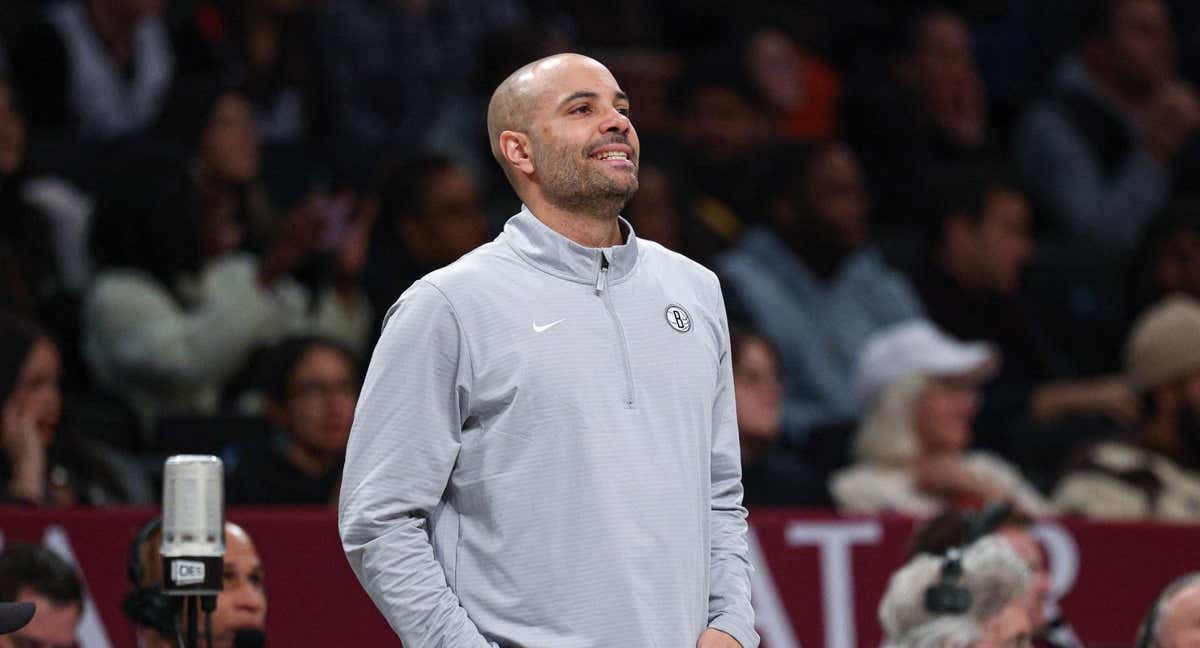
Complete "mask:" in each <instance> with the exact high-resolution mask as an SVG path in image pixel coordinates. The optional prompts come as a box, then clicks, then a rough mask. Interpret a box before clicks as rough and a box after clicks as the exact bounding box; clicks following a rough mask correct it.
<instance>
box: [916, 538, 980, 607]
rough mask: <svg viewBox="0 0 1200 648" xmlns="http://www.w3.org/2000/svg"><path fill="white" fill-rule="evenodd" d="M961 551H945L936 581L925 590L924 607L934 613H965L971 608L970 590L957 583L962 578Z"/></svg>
mask: <svg viewBox="0 0 1200 648" xmlns="http://www.w3.org/2000/svg"><path fill="white" fill-rule="evenodd" d="M962 573H963V566H962V552H961V551H959V550H958V549H957V548H955V549H951V550H949V551H947V552H946V555H945V557H944V560H943V562H942V570H941V573H940V574H939V575H938V582H937V583H935V584H934V585H930V586H929V589H927V590H925V609H926V610H929V611H930V612H932V613H934V614H956V615H957V614H965V613H966V612H967V610H969V609H971V592H970V591H968V590H967V588H965V587H963V586H962V585H959V583H958V581H959V580H960V579H961V578H962Z"/></svg>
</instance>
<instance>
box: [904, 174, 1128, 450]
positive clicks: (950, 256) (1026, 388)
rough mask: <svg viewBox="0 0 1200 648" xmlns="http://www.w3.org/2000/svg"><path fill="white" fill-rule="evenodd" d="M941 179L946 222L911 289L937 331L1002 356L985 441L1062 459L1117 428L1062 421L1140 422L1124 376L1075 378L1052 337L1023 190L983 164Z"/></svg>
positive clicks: (987, 409) (990, 393)
mask: <svg viewBox="0 0 1200 648" xmlns="http://www.w3.org/2000/svg"><path fill="white" fill-rule="evenodd" d="M943 184H944V185H945V188H944V190H943V191H942V193H943V199H942V201H941V202H942V207H941V212H942V215H941V225H940V227H939V229H938V233H937V235H936V236H935V238H934V243H933V245H932V246H931V248H930V250H929V253H928V255H927V258H926V261H925V262H924V264H923V265H922V267H921V269H920V270H919V271H918V272H917V276H916V278H915V281H914V285H915V286H916V288H917V292H918V293H919V294H920V295H921V299H922V301H923V302H924V305H925V309H926V312H927V313H928V314H929V318H930V319H931V320H932V321H933V322H934V323H935V324H937V325H938V327H940V328H941V329H942V330H944V331H946V332H947V333H949V334H950V335H952V336H954V337H956V338H958V339H960V340H983V341H986V342H988V343H990V344H992V345H994V346H995V347H996V349H997V350H998V351H999V352H1000V354H1001V355H1002V356H1003V358H1004V363H1003V366H1002V368H1001V370H1000V373H999V375H998V376H997V377H996V379H995V380H993V381H990V382H989V383H988V384H987V386H986V389H985V391H984V399H983V406H982V410H981V413H980V416H979V418H978V420H977V423H976V429H977V431H978V432H979V438H980V440H981V442H982V443H983V444H984V445H986V446H987V447H989V448H992V449H995V450H996V451H998V452H1000V453H1003V454H1005V455H1007V456H1011V457H1016V456H1022V458H1026V457H1027V456H1028V455H1030V454H1032V451H1033V449H1034V448H1033V447H1034V446H1036V447H1037V448H1038V449H1039V450H1040V451H1041V453H1042V454H1047V453H1048V454H1050V455H1052V456H1053V458H1054V459H1053V460H1054V461H1055V462H1057V461H1058V460H1059V458H1060V457H1061V456H1062V453H1064V452H1066V451H1068V450H1069V448H1070V444H1072V443H1074V442H1077V441H1078V440H1079V439H1080V437H1081V436H1084V435H1086V434H1092V435H1095V434H1096V433H1097V429H1098V430H1099V431H1108V430H1110V429H1111V427H1112V425H1104V424H1097V423H1095V422H1092V421H1079V423H1078V424H1077V425H1076V426H1075V427H1073V428H1069V429H1070V430H1071V432H1070V433H1068V432H1067V429H1065V426H1063V425H1062V423H1063V420H1064V419H1066V418H1070V417H1074V418H1075V419H1079V418H1080V417H1088V416H1102V417H1106V418H1107V419H1109V420H1110V421H1112V422H1113V423H1115V424H1122V425H1124V424H1130V423H1134V422H1136V421H1137V419H1138V416H1139V410H1140V403H1139V402H1138V399H1137V397H1136V395H1135V394H1134V393H1133V390H1131V389H1130V388H1129V387H1128V385H1127V384H1126V382H1125V381H1124V379H1122V378H1121V377H1119V376H1101V377H1098V378H1090V379H1081V378H1079V377H1078V372H1077V370H1076V369H1075V367H1074V364H1073V362H1072V361H1071V359H1070V356H1069V354H1068V353H1066V352H1065V351H1064V349H1063V348H1062V347H1061V346H1060V345H1058V344H1056V342H1055V341H1054V340H1055V336H1054V331H1055V330H1057V327H1056V326H1054V325H1052V324H1048V323H1047V322H1046V320H1047V319H1049V318H1048V317H1047V312H1048V311H1049V309H1048V308H1045V307H1039V306H1037V305H1036V304H1035V303H1034V301H1035V300H1034V298H1033V297H1032V296H1031V295H1030V294H1029V291H1028V290H1027V289H1026V288H1025V287H1024V283H1023V281H1022V278H1023V276H1024V274H1025V270H1026V268H1027V266H1028V265H1029V262H1030V260H1031V259H1032V255H1033V252H1034V242H1033V238H1032V236H1031V235H1030V224H1029V205H1028V202H1027V201H1026V199H1025V195H1024V193H1022V192H1021V190H1020V189H1018V188H1017V186H1016V185H1015V184H1014V183H1013V182H1010V181H1009V180H1008V179H1007V178H1006V177H1005V176H1004V175H1003V173H1002V172H1000V171H998V170H995V169H989V168H986V167H979V168H974V169H970V170H968V171H962V172H959V173H956V174H952V175H949V176H947V178H946V179H945V180H944V182H943ZM1085 426H1086V427H1085ZM1076 429H1078V430H1079V431H1075V430H1076ZM1035 439H1040V440H1038V441H1036V443H1035V442H1034V440H1035ZM1045 448H1049V449H1048V450H1047V449H1045ZM1054 470H1057V465H1055V467H1054Z"/></svg>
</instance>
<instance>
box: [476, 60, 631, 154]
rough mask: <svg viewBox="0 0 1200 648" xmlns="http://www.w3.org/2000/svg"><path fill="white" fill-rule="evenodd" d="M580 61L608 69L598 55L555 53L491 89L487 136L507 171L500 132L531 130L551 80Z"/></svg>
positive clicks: (525, 131) (521, 69) (511, 75)
mask: <svg viewBox="0 0 1200 648" xmlns="http://www.w3.org/2000/svg"><path fill="white" fill-rule="evenodd" d="M579 65H585V66H589V65H594V66H597V67H600V68H603V69H604V70H606V71H607V69H608V68H605V67H604V64H602V63H600V62H599V61H597V60H596V59H593V58H590V57H587V56H583V55H582V54H571V53H567V54H555V55H554V56H547V57H546V58H542V59H538V60H536V61H534V62H532V63H528V64H526V65H523V66H521V67H520V68H519V69H518V70H517V71H516V72H513V73H512V74H510V75H508V78H506V79H505V80H504V81H502V82H501V83H500V85H499V87H497V88H496V91H495V92H493V93H492V100H491V101H490V102H488V112H487V125H488V140H489V143H490V144H491V149H492V156H493V157H495V158H496V161H497V162H499V163H500V165H501V166H502V167H505V173H508V168H507V166H506V165H505V164H504V157H503V156H502V155H501V153H500V134H501V133H503V132H504V131H517V132H521V133H527V132H529V130H530V127H531V125H532V123H533V117H534V115H535V114H536V113H537V109H538V99H539V98H541V97H542V96H543V95H544V94H545V93H546V91H547V89H548V88H549V86H550V81H551V80H553V79H555V78H557V77H558V76H559V75H560V74H562V73H563V72H564V71H566V70H568V69H569V68H571V67H574V66H579Z"/></svg>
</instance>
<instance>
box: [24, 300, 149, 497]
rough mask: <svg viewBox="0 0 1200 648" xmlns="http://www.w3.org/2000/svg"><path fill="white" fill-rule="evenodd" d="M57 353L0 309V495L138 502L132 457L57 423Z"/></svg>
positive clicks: (142, 490) (144, 482) (142, 484)
mask: <svg viewBox="0 0 1200 648" xmlns="http://www.w3.org/2000/svg"><path fill="white" fill-rule="evenodd" d="M61 374H62V361H61V354H60V353H59V350H58V345H57V344H55V343H54V341H53V340H52V339H51V338H50V337H49V336H48V335H47V334H46V333H45V332H44V331H42V330H40V329H38V328H37V327H36V326H34V325H33V324H31V323H30V322H28V321H26V320H22V319H19V318H16V317H14V316H12V315H9V314H3V313H0V402H2V403H3V419H2V420H0V442H2V444H3V453H2V454H0V487H2V488H3V491H2V492H0V501H17V502H24V503H28V504H34V505H43V504H45V505H58V506H64V505H71V504H109V503H113V502H124V503H131V504H145V503H148V502H151V501H153V500H154V497H155V496H154V493H153V489H152V487H151V485H150V484H149V479H148V478H147V477H146V476H145V474H144V472H143V471H142V469H141V467H140V465H139V464H138V462H137V460H136V459H135V458H133V457H131V456H128V455H126V454H124V453H122V452H120V451H119V450H117V449H116V448H113V447H111V446H108V445H106V444H104V443H102V442H100V441H97V440H93V439H90V438H88V437H86V436H84V435H83V434H81V433H80V431H78V430H75V429H67V430H60V421H61V420H62V418H63V415H62V411H63V408H62V401H63V398H62V392H61V390H60V387H59V385H60V380H61Z"/></svg>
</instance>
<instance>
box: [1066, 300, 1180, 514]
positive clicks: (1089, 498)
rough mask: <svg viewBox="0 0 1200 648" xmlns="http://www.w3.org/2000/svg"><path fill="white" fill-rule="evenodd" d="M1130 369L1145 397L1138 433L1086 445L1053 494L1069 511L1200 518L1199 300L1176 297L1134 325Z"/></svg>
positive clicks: (1128, 350) (1128, 353) (1128, 358)
mask: <svg viewBox="0 0 1200 648" xmlns="http://www.w3.org/2000/svg"><path fill="white" fill-rule="evenodd" d="M1125 363H1126V373H1127V375H1128V376H1129V380H1130V382H1131V383H1132V384H1133V385H1134V387H1135V388H1136V389H1137V390H1138V391H1139V393H1140V394H1141V395H1142V396H1143V400H1144V402H1145V407H1146V416H1145V420H1144V422H1143V424H1142V426H1141V430H1140V434H1137V435H1135V436H1131V437H1127V438H1118V439H1112V440H1107V441H1101V442H1098V443H1095V444H1092V445H1091V446H1090V447H1088V448H1085V449H1083V450H1082V451H1081V452H1080V453H1079V456H1077V457H1076V458H1075V459H1074V461H1073V462H1072V463H1071V465H1069V466H1068V468H1067V470H1066V472H1065V474H1064V475H1063V478H1062V480H1061V481H1060V483H1059V485H1058V489H1057V492H1056V493H1055V502H1056V503H1057V504H1058V506H1059V508H1060V509H1062V510H1063V511H1064V512H1071V513H1082V514H1084V515H1088V516H1094V517H1104V518H1146V517H1155V518H1171V519H1197V518H1198V517H1200V471H1198V470H1197V465H1200V304H1198V303H1197V302H1196V301H1195V300H1193V299H1191V298H1190V297H1184V296H1173V297H1168V298H1167V299H1165V300H1163V301H1162V302H1160V303H1159V304H1158V305H1156V306H1154V307H1152V308H1151V309H1149V310H1148V311H1146V313H1145V314H1144V315H1143V316H1142V317H1141V318H1139V319H1138V321H1137V322H1136V323H1135V324H1134V327H1133V331H1132V332H1131V333H1130V335H1129V341H1128V343H1127V344H1126V347H1125Z"/></svg>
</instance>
